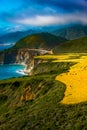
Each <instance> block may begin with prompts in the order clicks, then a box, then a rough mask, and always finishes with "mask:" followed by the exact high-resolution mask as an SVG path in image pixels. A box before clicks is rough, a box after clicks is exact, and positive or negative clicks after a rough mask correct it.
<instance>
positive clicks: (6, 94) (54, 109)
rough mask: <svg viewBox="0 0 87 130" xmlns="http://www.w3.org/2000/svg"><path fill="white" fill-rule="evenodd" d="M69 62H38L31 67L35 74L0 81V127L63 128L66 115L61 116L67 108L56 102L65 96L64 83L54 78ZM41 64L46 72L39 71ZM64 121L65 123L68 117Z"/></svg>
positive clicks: (28, 128) (15, 128)
mask: <svg viewBox="0 0 87 130" xmlns="http://www.w3.org/2000/svg"><path fill="white" fill-rule="evenodd" d="M48 64H49V66H48ZM71 65H72V64H71V63H70V64H69V63H64V64H63V63H56V64H55V63H51V62H48V63H41V64H40V65H39V68H38V66H37V67H36V69H35V70H34V72H35V71H36V72H35V73H36V75H33V76H31V77H23V78H14V79H9V80H4V81H0V129H6V130H9V129H10V130H20V129H22V130H23V129H26V130H37V129H38V130H46V129H50V130H51V129H52V130H53V129H54V130H55V129H61V128H62V127H63V128H65V126H66V124H65V123H64V120H65V118H61V116H62V114H64V113H65V108H66V110H68V108H67V107H65V108H64V106H63V107H62V105H60V103H59V101H60V100H61V99H62V98H63V96H64V91H65V85H64V84H62V83H61V82H58V81H55V80H54V79H55V76H56V75H57V74H60V73H62V72H65V71H67V70H68V69H69V67H70V66H71ZM42 66H45V68H46V71H45V73H44V72H43V73H41V74H38V72H39V69H41V68H42ZM52 67H53V68H52ZM37 69H38V72H37ZM58 70H59V71H58ZM51 71H53V74H51ZM65 114H66V113H65ZM69 114H70V113H69ZM43 115H44V116H43ZM66 122H67V123H68V118H67V121H66ZM62 123H63V125H62ZM72 123H73V122H72ZM59 124H60V125H59Z"/></svg>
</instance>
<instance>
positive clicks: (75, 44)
mask: <svg viewBox="0 0 87 130" xmlns="http://www.w3.org/2000/svg"><path fill="white" fill-rule="evenodd" d="M64 52H69V53H71V52H76V53H78V52H80V53H84V52H86V53H87V37H82V38H79V39H76V40H71V41H67V42H64V43H62V44H60V45H58V46H57V47H56V48H54V53H64Z"/></svg>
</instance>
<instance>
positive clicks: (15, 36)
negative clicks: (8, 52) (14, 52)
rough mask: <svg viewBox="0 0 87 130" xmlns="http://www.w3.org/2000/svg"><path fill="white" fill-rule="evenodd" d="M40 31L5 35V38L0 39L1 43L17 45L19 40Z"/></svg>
mask: <svg viewBox="0 0 87 130" xmlns="http://www.w3.org/2000/svg"><path fill="white" fill-rule="evenodd" d="M38 32H39V31H38V30H27V31H17V32H11V33H8V34H5V35H3V36H1V37H0V41H1V42H0V43H1V44H3V43H15V42H17V41H18V40H19V39H21V38H23V37H25V36H27V35H31V34H33V33H38Z"/></svg>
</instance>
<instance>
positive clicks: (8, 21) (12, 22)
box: [0, 0, 87, 32]
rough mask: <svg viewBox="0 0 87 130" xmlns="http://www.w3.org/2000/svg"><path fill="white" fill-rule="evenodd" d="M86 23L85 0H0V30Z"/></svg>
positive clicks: (86, 2)
mask: <svg viewBox="0 0 87 130" xmlns="http://www.w3.org/2000/svg"><path fill="white" fill-rule="evenodd" d="M75 23H79V24H83V25H87V0H0V30H2V31H6V32H11V31H20V30H26V29H27V28H42V27H49V26H50V27H51V26H61V27H62V26H66V25H68V24H75Z"/></svg>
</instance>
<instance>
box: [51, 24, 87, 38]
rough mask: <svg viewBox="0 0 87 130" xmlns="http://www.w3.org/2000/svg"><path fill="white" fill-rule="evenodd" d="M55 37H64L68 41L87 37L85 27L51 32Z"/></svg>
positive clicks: (80, 26)
mask: <svg viewBox="0 0 87 130" xmlns="http://www.w3.org/2000/svg"><path fill="white" fill-rule="evenodd" d="M52 34H54V35H56V36H61V37H64V38H66V39H68V40H73V39H77V38H80V37H83V36H86V35H87V26H82V25H75V26H72V27H68V28H64V29H60V30H59V29H58V30H55V31H53V32H52Z"/></svg>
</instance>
